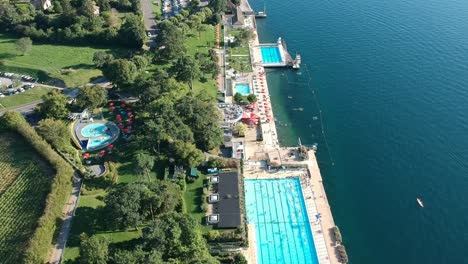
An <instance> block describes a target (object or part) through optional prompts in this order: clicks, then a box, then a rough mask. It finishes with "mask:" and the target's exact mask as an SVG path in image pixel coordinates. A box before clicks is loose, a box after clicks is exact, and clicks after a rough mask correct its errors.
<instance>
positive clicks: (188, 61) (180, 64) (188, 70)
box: [171, 55, 201, 89]
mask: <svg viewBox="0 0 468 264" xmlns="http://www.w3.org/2000/svg"><path fill="white" fill-rule="evenodd" d="M171 72H172V73H173V74H175V78H176V80H177V81H180V82H185V83H187V84H188V85H189V87H190V89H192V86H193V85H192V82H193V80H196V79H198V78H200V77H201V72H200V66H199V64H198V63H197V61H196V60H195V59H194V58H193V57H192V56H189V55H184V56H181V57H179V58H178V59H177V60H176V62H175V63H174V65H173V66H172V68H171Z"/></svg>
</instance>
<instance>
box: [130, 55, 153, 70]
mask: <svg viewBox="0 0 468 264" xmlns="http://www.w3.org/2000/svg"><path fill="white" fill-rule="evenodd" d="M132 62H133V63H135V66H136V67H137V69H138V70H140V71H141V70H144V69H145V68H146V67H147V66H148V64H149V61H148V59H147V58H146V57H145V56H141V55H135V56H133V58H132Z"/></svg>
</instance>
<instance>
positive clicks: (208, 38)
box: [186, 25, 218, 100]
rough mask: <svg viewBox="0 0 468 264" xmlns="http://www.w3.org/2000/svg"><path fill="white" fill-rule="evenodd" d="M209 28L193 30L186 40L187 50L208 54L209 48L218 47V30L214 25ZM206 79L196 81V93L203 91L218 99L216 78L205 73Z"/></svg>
mask: <svg viewBox="0 0 468 264" xmlns="http://www.w3.org/2000/svg"><path fill="white" fill-rule="evenodd" d="M207 28H208V30H206V31H202V32H200V35H199V34H198V32H196V31H193V32H192V33H191V34H190V35H189V37H188V38H187V40H186V47H187V51H188V53H189V54H191V55H195V53H197V52H203V53H205V54H208V52H209V50H210V49H212V48H215V47H216V30H215V27H214V26H211V25H210V26H208V27H207ZM204 77H205V80H204V81H203V82H202V81H194V82H193V90H194V91H195V93H196V94H200V93H202V94H203V95H206V96H207V97H209V98H211V99H213V100H215V99H216V92H217V90H218V89H217V87H216V80H214V79H213V78H211V76H210V75H205V76H204Z"/></svg>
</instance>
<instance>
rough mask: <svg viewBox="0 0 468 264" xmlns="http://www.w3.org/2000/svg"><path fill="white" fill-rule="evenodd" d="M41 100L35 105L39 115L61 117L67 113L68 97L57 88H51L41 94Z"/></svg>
mask: <svg viewBox="0 0 468 264" xmlns="http://www.w3.org/2000/svg"><path fill="white" fill-rule="evenodd" d="M42 101H43V102H42V103H40V104H39V105H38V106H37V107H36V112H37V113H38V114H39V115H41V116H44V117H47V118H55V119H62V118H65V117H66V116H67V115H68V109H67V104H68V98H67V97H66V96H65V95H63V94H62V93H60V92H58V91H57V90H52V91H50V92H48V93H47V94H45V95H44V96H42Z"/></svg>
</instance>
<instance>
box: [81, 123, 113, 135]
mask: <svg viewBox="0 0 468 264" xmlns="http://www.w3.org/2000/svg"><path fill="white" fill-rule="evenodd" d="M106 131H107V126H106V125H105V124H101V123H96V124H89V125H87V126H85V127H83V129H81V135H83V137H87V138H91V137H97V136H107V134H106Z"/></svg>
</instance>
